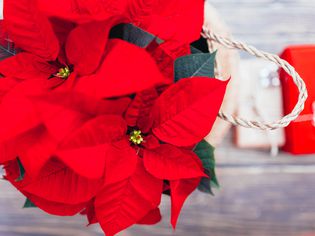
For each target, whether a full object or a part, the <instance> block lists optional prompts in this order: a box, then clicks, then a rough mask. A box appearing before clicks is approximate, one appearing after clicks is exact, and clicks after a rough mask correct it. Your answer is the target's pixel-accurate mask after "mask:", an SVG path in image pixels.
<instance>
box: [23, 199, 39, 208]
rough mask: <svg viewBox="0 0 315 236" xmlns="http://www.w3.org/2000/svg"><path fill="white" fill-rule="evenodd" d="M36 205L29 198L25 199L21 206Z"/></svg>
mask: <svg viewBox="0 0 315 236" xmlns="http://www.w3.org/2000/svg"><path fill="white" fill-rule="evenodd" d="M36 207H37V206H36V205H35V204H34V203H33V202H32V201H31V200H30V199H28V198H27V199H26V201H25V203H24V206H23V208H36Z"/></svg>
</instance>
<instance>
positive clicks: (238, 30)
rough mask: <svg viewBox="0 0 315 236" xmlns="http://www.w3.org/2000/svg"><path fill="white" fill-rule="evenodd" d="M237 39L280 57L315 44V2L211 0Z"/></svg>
mask: <svg viewBox="0 0 315 236" xmlns="http://www.w3.org/2000/svg"><path fill="white" fill-rule="evenodd" d="M210 2H211V3H212V4H213V5H214V6H215V7H216V8H217V9H218V10H219V12H220V13H221V14H222V16H223V18H224V20H225V21H226V23H227V24H228V25H229V26H230V28H231V30H232V32H233V34H234V36H235V38H237V39H240V40H243V41H245V42H247V43H250V44H254V45H255V46H257V47H259V48H260V49H263V50H267V51H270V52H273V53H279V52H281V51H282V50H283V48H284V47H285V46H287V45H290V44H315V27H314V23H315V1H314V0H210Z"/></svg>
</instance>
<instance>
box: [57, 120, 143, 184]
mask: <svg viewBox="0 0 315 236" xmlns="http://www.w3.org/2000/svg"><path fill="white" fill-rule="evenodd" d="M126 129H127V126H126V123H125V122H124V120H123V119H122V118H121V117H119V116H99V117H97V118H95V119H92V120H90V121H88V122H86V123H85V124H84V125H83V126H82V127H80V128H78V129H77V130H76V131H75V132H74V133H73V134H71V135H70V136H69V137H68V138H67V139H66V140H65V141H64V142H63V143H62V144H61V145H60V147H59V150H58V151H57V153H56V155H57V156H58V158H59V159H60V160H62V161H63V162H64V163H65V164H66V165H67V166H69V167H70V168H72V169H73V170H74V171H75V172H77V173H78V174H80V175H82V176H85V177H87V178H93V179H94V178H95V179H97V178H101V177H102V176H104V173H105V181H106V183H113V182H117V181H121V180H123V179H125V178H127V177H129V176H130V175H132V174H133V172H134V170H135V168H136V163H137V155H136V152H135V150H134V149H133V148H131V147H130V143H129V142H128V140H127V138H125V133H126V131H127V130H126Z"/></svg>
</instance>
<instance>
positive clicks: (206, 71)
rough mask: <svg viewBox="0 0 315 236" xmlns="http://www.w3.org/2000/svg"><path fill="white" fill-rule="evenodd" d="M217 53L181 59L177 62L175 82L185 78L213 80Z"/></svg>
mask: <svg viewBox="0 0 315 236" xmlns="http://www.w3.org/2000/svg"><path fill="white" fill-rule="evenodd" d="M215 57H216V52H214V53H211V54H210V53H195V54H191V55H188V56H184V57H180V58H178V59H177V60H176V61H175V82H177V81H179V80H180V79H183V78H191V77H209V78H213V77H214V76H215V75H214V65H215Z"/></svg>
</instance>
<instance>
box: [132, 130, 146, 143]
mask: <svg viewBox="0 0 315 236" xmlns="http://www.w3.org/2000/svg"><path fill="white" fill-rule="evenodd" d="M129 140H130V142H132V143H133V144H136V145H140V144H141V143H142V142H143V141H144V139H143V137H142V135H141V131H140V130H134V131H132V132H131V133H130V139H129Z"/></svg>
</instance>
